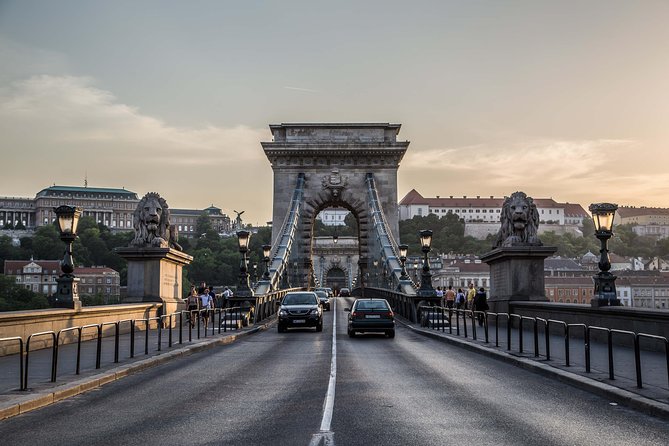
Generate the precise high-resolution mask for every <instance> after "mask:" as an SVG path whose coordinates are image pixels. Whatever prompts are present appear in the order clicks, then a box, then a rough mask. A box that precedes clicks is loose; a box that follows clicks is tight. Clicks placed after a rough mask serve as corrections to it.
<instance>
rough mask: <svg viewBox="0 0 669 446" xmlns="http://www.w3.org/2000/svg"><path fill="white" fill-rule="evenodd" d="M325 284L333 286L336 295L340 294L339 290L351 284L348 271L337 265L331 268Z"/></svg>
mask: <svg viewBox="0 0 669 446" xmlns="http://www.w3.org/2000/svg"><path fill="white" fill-rule="evenodd" d="M325 286H326V287H329V288H332V290H333V291H334V293H335V296H336V295H338V294H339V290H340V289H342V288H347V287H348V286H349V284H348V279H347V277H346V273H345V272H344V270H343V269H341V268H338V267H335V268H330V270H329V271H328V272H327V275H326V276H325Z"/></svg>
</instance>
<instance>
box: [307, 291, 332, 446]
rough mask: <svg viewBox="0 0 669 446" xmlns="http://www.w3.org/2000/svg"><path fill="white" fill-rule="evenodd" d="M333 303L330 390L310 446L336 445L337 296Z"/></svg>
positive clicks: (326, 395)
mask: <svg viewBox="0 0 669 446" xmlns="http://www.w3.org/2000/svg"><path fill="white" fill-rule="evenodd" d="M332 303H333V305H332V362H331V363H330V381H329V382H328V391H327V393H326V394H325V401H324V402H323V419H322V420H321V429H320V432H319V433H317V434H314V435H313V437H312V438H311V442H310V443H309V446H316V445H320V444H321V440H323V443H322V444H323V446H334V432H330V425H331V424H332V413H333V412H334V399H335V385H336V383H337V298H333V302H332Z"/></svg>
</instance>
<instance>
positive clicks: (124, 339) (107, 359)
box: [0, 319, 271, 420]
mask: <svg viewBox="0 0 669 446" xmlns="http://www.w3.org/2000/svg"><path fill="white" fill-rule="evenodd" d="M217 322H218V321H217ZM269 324H271V319H270V320H269V321H265V322H264V323H261V324H259V325H256V326H253V327H246V328H243V329H239V330H238V329H235V328H230V326H228V329H227V332H223V328H221V334H218V328H215V329H212V327H211V324H210V325H209V327H208V331H207V337H205V336H204V335H205V333H204V328H203V327H202V326H201V328H200V338H199V339H198V333H197V325H196V327H195V328H194V329H193V330H192V334H191V337H192V341H189V334H188V323H187V322H185V321H184V326H183V331H182V341H183V343H182V344H179V328H178V326H177V327H173V329H172V347H169V331H168V330H167V329H163V330H162V336H161V342H160V350H158V347H159V344H158V331H157V330H156V329H152V330H150V331H149V336H148V354H146V353H145V351H146V349H145V347H146V345H147V344H146V339H147V336H146V331H144V330H142V331H140V330H136V331H135V346H134V347H135V351H134V358H130V343H131V342H130V341H131V339H130V334H129V333H127V334H122V335H120V336H119V355H118V356H119V358H118V359H119V362H118V363H114V350H115V349H114V347H115V338H114V336H110V337H105V338H103V341H102V349H101V361H100V369H96V368H95V361H96V353H97V341H96V340H91V341H86V342H82V343H81V362H80V374H79V375H77V374H76V373H75V371H76V357H77V344H76V343H73V344H64V345H60V346H59V347H58V373H57V379H56V382H55V383H52V382H51V364H52V362H51V361H52V349H51V348H47V349H41V350H35V351H31V352H30V356H29V363H28V367H29V368H28V389H27V390H25V391H21V390H20V381H19V355H18V354H15V355H9V356H4V357H0V420H2V419H4V418H7V417H10V416H14V415H18V414H19V413H23V412H27V411H29V410H32V409H36V408H38V407H42V406H44V405H47V404H51V403H53V402H55V401H59V400H61V399H64V398H68V397H70V396H74V395H77V394H79V393H83V392H85V391H87V390H90V389H92V388H95V387H98V386H100V385H103V384H106V383H108V382H111V381H115V380H116V379H120V378H122V377H123V376H126V375H128V374H131V373H135V372H138V371H140V370H143V369H145V368H148V367H152V366H155V365H158V364H162V363H164V362H166V361H169V360H171V359H174V358H176V357H179V356H182V355H188V354H191V353H194V352H197V351H200V350H203V349H207V348H211V347H214V346H216V345H224V344H228V343H231V342H234V341H235V340H236V339H237V338H239V337H240V336H246V335H249V334H251V333H255V332H257V331H259V330H264V329H266V328H267V326H268V325H269ZM138 328H139V327H138ZM212 331H213V332H214V333H212Z"/></svg>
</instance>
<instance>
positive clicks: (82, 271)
mask: <svg viewBox="0 0 669 446" xmlns="http://www.w3.org/2000/svg"><path fill="white" fill-rule="evenodd" d="M110 273H111V274H118V272H117V271H116V270H115V269H111V268H107V267H106V266H94V267H83V266H82V267H77V268H74V275H75V276H86V275H96V274H110Z"/></svg>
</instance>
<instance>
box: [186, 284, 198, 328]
mask: <svg viewBox="0 0 669 446" xmlns="http://www.w3.org/2000/svg"><path fill="white" fill-rule="evenodd" d="M186 308H187V310H188V321H189V323H190V326H191V327H194V326H195V318H196V317H197V316H195V315H196V314H197V313H195V311H197V310H198V309H199V308H200V297H199V296H198V294H197V291H196V290H195V287H194V286H192V287H190V293H188V296H187V297H186Z"/></svg>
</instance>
